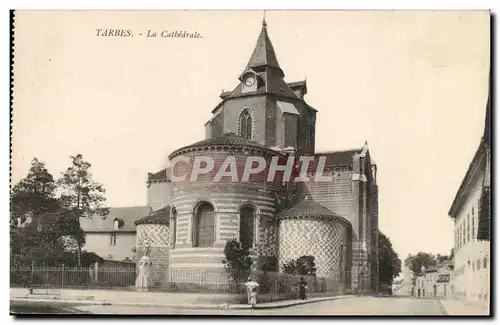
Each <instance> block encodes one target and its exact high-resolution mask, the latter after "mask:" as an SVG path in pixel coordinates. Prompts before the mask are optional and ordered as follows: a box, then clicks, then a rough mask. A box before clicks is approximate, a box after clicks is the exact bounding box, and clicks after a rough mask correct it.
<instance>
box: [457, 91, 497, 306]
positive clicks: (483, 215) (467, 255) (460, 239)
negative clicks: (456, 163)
mask: <svg viewBox="0 0 500 325" xmlns="http://www.w3.org/2000/svg"><path fill="white" fill-rule="evenodd" d="M490 114H491V102H490V98H489V97H488V102H487V108H486V119H485V120H486V121H485V126H484V134H483V137H482V138H481V142H480V143H479V147H478V148H477V150H476V153H475V155H474V158H473V159H472V162H471V163H470V166H469V169H468V170H467V172H466V174H465V177H464V178H463V180H462V183H461V185H460V188H459V189H458V192H457V194H456V196H455V199H454V200H453V204H452V206H451V208H450V211H449V212H448V214H449V216H450V217H451V218H453V221H454V222H455V228H454V232H455V245H454V252H455V258H454V261H455V266H454V279H455V294H456V296H458V297H460V298H463V299H467V300H489V295H490V277H491V275H490V259H491V255H490V246H491V243H490V229H491V224H490V217H491V209H490V177H491V172H490V165H491V145H490V137H491V135H490Z"/></svg>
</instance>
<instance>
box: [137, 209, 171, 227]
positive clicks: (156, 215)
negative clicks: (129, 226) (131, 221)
mask: <svg viewBox="0 0 500 325" xmlns="http://www.w3.org/2000/svg"><path fill="white" fill-rule="evenodd" d="M135 224H136V225H167V226H168V225H170V206H168V205H167V206H166V207H164V208H162V209H160V210H156V211H154V212H151V213H150V214H149V215H148V216H146V217H144V218H141V219H139V220H137V221H136V222H135Z"/></svg>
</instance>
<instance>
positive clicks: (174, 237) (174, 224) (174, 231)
mask: <svg viewBox="0 0 500 325" xmlns="http://www.w3.org/2000/svg"><path fill="white" fill-rule="evenodd" d="M170 227H171V228H172V238H171V239H170V246H171V247H172V248H175V242H176V241H177V210H176V209H175V208H173V209H172V224H171V225H170Z"/></svg>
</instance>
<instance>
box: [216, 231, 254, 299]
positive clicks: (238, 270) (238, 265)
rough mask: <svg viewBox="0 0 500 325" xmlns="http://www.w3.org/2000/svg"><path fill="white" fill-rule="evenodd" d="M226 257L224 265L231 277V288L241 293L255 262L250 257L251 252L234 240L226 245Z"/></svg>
mask: <svg viewBox="0 0 500 325" xmlns="http://www.w3.org/2000/svg"><path fill="white" fill-rule="evenodd" d="M224 256H225V257H226V259H225V260H223V261H222V263H223V264H224V268H225V269H226V272H227V273H228V275H229V286H230V288H231V289H232V290H234V291H235V292H239V291H240V288H241V285H240V284H241V283H243V282H246V280H247V279H248V276H249V275H250V272H251V268H252V263H253V261H252V258H251V257H250V251H249V250H248V248H247V247H245V246H243V245H241V243H239V242H238V241H236V240H235V239H233V240H230V241H228V242H227V243H226V246H225V247H224Z"/></svg>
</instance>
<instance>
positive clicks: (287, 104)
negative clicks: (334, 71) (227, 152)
mask: <svg viewBox="0 0 500 325" xmlns="http://www.w3.org/2000/svg"><path fill="white" fill-rule="evenodd" d="M284 77H285V73H284V72H283V70H282V69H281V67H280V65H279V63H278V58H277V56H276V53H275V51H274V47H273V45H272V43H271V40H270V38H269V35H268V30H267V23H266V21H265V20H263V21H262V29H261V31H260V35H259V37H258V39H257V44H256V45H255V49H254V50H253V53H252V55H251V57H250V60H249V61H248V64H247V65H246V67H245V69H244V70H243V71H242V72H241V74H240V76H239V78H238V85H237V86H236V88H234V89H233V90H232V91H228V92H223V93H222V94H221V95H220V98H221V99H222V101H221V102H220V103H219V104H218V105H217V107H216V108H215V109H214V110H213V111H212V114H213V117H212V118H211V119H210V120H209V121H208V122H207V123H206V124H205V132H206V138H207V139H210V138H216V137H220V136H221V135H222V134H224V133H229V132H231V133H235V134H238V135H240V136H242V137H244V138H246V139H249V140H252V141H255V142H258V143H260V144H261V145H263V146H266V147H268V148H271V147H277V148H279V149H280V150H283V149H288V150H290V149H291V148H293V150H294V151H296V152H298V153H313V152H314V142H315V124H316V112H317V111H316V110H315V109H314V108H313V107H311V106H309V105H308V104H307V103H306V102H305V100H304V96H305V95H306V93H307V86H306V81H305V80H304V81H299V82H292V83H287V82H285V80H284Z"/></svg>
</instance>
